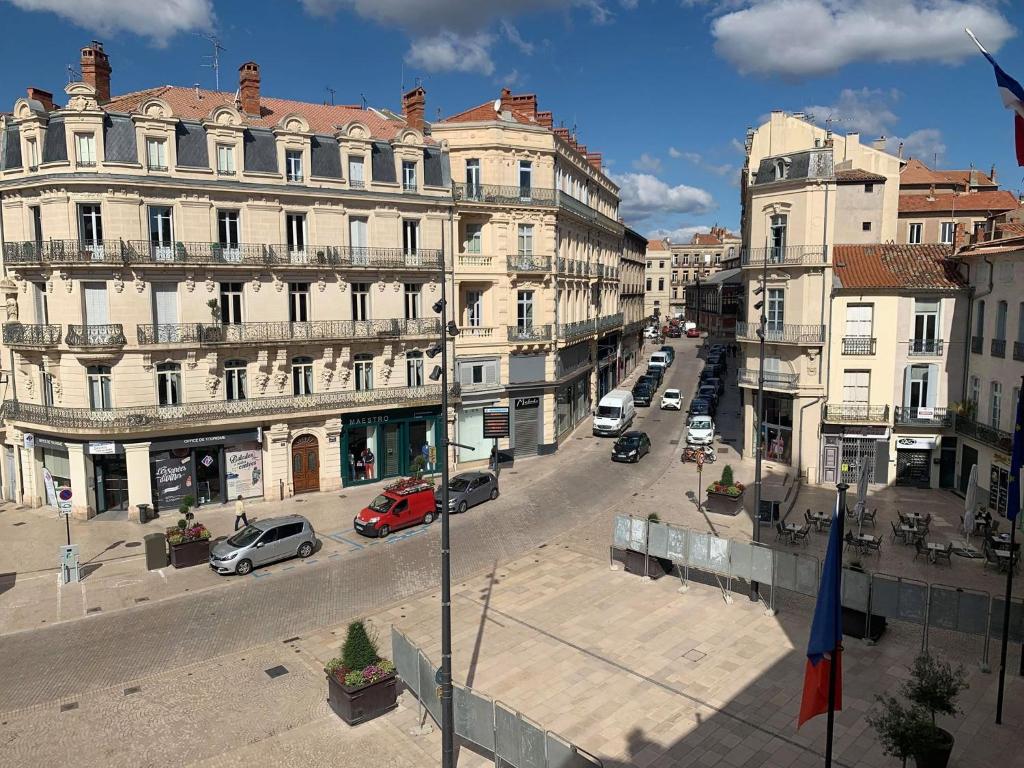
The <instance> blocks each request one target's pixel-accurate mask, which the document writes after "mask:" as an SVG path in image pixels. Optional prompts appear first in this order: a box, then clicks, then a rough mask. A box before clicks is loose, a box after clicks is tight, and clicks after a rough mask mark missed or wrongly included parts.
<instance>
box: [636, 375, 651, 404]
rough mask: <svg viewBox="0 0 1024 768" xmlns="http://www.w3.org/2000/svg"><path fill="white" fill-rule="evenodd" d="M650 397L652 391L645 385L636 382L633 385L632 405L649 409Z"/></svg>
mask: <svg viewBox="0 0 1024 768" xmlns="http://www.w3.org/2000/svg"><path fill="white" fill-rule="evenodd" d="M652 397H654V391H653V390H652V389H651V388H650V387H649V386H648V385H647V384H644V383H642V382H639V381H638V382H637V383H636V384H634V385H633V405H642V406H648V407H650V405H651V398H652Z"/></svg>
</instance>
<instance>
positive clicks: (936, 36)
mask: <svg viewBox="0 0 1024 768" xmlns="http://www.w3.org/2000/svg"><path fill="white" fill-rule="evenodd" d="M964 26H970V27H971V28H972V29H973V30H974V31H975V33H976V34H977V35H978V37H979V38H980V39H981V41H982V42H983V43H984V44H985V45H986V46H987V47H988V49H989V50H990V51H991V52H992V53H994V54H995V55H996V58H997V59H998V60H999V62H1000V63H1001V65H1002V66H1003V68H1004V69H1006V70H1007V71H1008V72H1009V73H1010V74H1012V75H1014V76H1016V77H1017V78H1018V79H1019V80H1022V81H1024V39H1022V36H1021V34H1020V32H1021V27H1022V26H1024V13H1022V11H1021V7H1020V4H1019V3H1018V2H1016V0H844V1H843V2H839V0H248V1H247V2H242V1H241V0H147V1H146V2H142V1H141V0H0V29H3V30H4V42H5V66H4V67H3V68H2V69H0V110H3V109H9V108H10V106H11V105H12V104H13V103H14V100H15V99H17V98H18V97H19V96H22V95H24V92H25V87H26V86H29V85H35V86H38V87H42V88H46V89H49V90H53V91H54V92H55V93H56V94H57V95H58V100H59V99H60V97H61V96H62V95H63V94H62V88H63V86H64V85H65V84H66V83H67V72H66V67H67V66H68V65H74V66H77V62H78V49H79V48H80V47H81V46H82V45H83V44H85V43H87V42H88V41H89V40H90V39H93V38H95V39H98V40H102V41H103V43H104V44H105V48H106V50H107V53H108V54H109V56H110V58H111V63H112V66H113V76H112V90H113V92H114V93H122V92H125V91H129V90H136V89H141V88H146V87H151V86H154V85H161V84H166V83H171V84H177V85H192V84H194V83H200V84H201V85H203V86H204V87H211V88H212V87H213V74H212V71H211V70H210V69H209V68H204V67H203V66H202V64H203V63H204V62H205V60H204V58H203V57H204V56H205V55H207V54H208V53H209V52H210V51H209V49H210V44H209V43H208V42H207V41H206V40H204V39H203V38H202V37H200V36H199V34H197V33H204V34H205V33H210V32H213V33H215V34H216V35H217V36H219V38H220V39H221V41H222V44H223V45H224V47H225V48H226V49H227V50H226V52H224V53H223V54H222V55H221V56H222V59H221V87H222V89H224V90H228V89H232V90H233V89H234V88H235V86H236V84H237V68H238V65H239V64H241V63H242V62H243V61H246V60H249V59H253V60H256V61H258V62H259V64H260V66H261V69H262V78H263V85H262V87H263V92H264V93H266V94H269V95H274V96H281V97H289V98H296V99H303V100H310V101H323V100H324V99H326V98H329V96H328V92H327V90H326V89H327V88H328V87H330V88H333V89H334V90H335V93H336V96H335V99H336V101H337V103H349V104H357V103H359V102H360V100H361V98H362V96H365V97H366V99H367V100H368V102H369V103H370V104H372V105H376V106H388V107H392V108H398V107H399V105H400V101H399V97H400V88H401V86H402V83H403V82H404V83H405V85H406V86H407V87H411V85H412V84H413V83H414V81H415V78H417V77H420V78H422V82H423V84H424V87H425V88H426V89H427V115H428V118H431V119H432V118H434V117H435V115H436V113H437V110H438V109H440V110H441V113H442V114H443V115H448V114H452V113H454V112H457V111H460V110H462V109H464V108H466V107H469V106H473V105H475V104H479V103H482V102H484V101H489V100H492V99H494V98H496V97H497V95H498V93H499V91H500V89H501V87H502V86H503V85H509V86H510V87H511V88H512V89H513V90H514V91H517V92H536V93H537V94H538V98H539V101H540V107H541V109H546V110H552V111H554V113H555V121H556V124H560V123H563V124H564V125H566V126H568V127H570V128H571V127H573V126H575V127H576V129H577V132H578V138H579V141H580V142H581V143H584V144H586V145H587V146H588V148H590V149H591V151H597V152H602V153H603V154H604V158H605V161H606V163H607V165H608V169H609V172H610V173H611V174H612V176H613V178H615V180H616V181H617V182H618V183H619V184H620V185H621V186H622V189H623V208H622V213H623V215H624V216H625V218H626V220H627V223H629V224H630V225H631V226H633V227H634V228H636V229H638V230H639V231H641V232H643V233H644V234H648V235H652V234H667V233H671V234H672V237H673V239H674V240H682V239H684V238H688V236H689V235H690V234H691V233H692V232H693V231H695V230H696V229H700V228H706V227H708V226H710V225H711V224H714V223H716V222H717V223H720V224H723V225H726V226H729V227H736V226H737V224H738V219H739V198H738V168H739V166H740V165H741V164H742V159H743V155H742V141H743V136H744V133H745V130H746V128H747V126H751V125H755V124H756V123H757V122H758V121H759V120H760V119H762V118H763V117H764V116H765V115H766V114H767V113H768V112H769V111H771V110H772V109H779V108H781V109H786V110H789V111H797V110H807V109H809V110H810V111H811V112H812V113H813V114H814V115H815V117H816V118H817V119H818V120H824V119H825V118H826V117H828V116H829V115H832V116H833V117H835V118H838V119H839V120H840V121H841V122H838V123H837V124H836V127H837V130H840V131H843V132H847V131H852V130H859V131H860V132H861V133H862V138H864V139H865V140H870V139H873V138H876V137H877V136H878V135H879V134H884V135H886V136H887V137H894V138H893V144H892V145H890V146H891V147H892V148H893V149H894V148H895V145H896V143H898V142H899V141H901V140H902V141H903V142H904V144H905V154H912V155H914V156H917V157H920V158H921V159H923V160H925V161H926V162H927V163H929V164H931V163H932V162H933V161H934V160H935V158H936V157H937V158H938V165H939V166H940V167H966V166H968V165H969V164H970V163H972V162H973V163H975V164H976V165H977V166H978V167H979V168H983V169H985V170H988V168H989V166H990V165H992V164H993V163H994V164H995V165H996V167H997V169H998V171H999V181H1000V182H1001V183H1002V184H1003V185H1004V186H1005V187H1006V188H1008V189H1011V190H1013V191H1020V190H1022V189H1024V169H1018V168H1017V167H1016V163H1015V161H1014V156H1013V134H1012V116H1011V113H1010V112H1008V111H1006V110H1004V109H1003V108H1002V105H1001V104H1000V102H999V99H998V96H997V93H996V88H995V83H994V78H993V75H992V70H991V67H989V65H988V64H987V62H985V60H984V59H983V58H982V57H981V56H980V55H978V53H977V51H976V49H975V48H974V47H973V44H972V43H971V42H970V40H969V39H968V38H967V37H966V35H965V34H964V33H963V27H964Z"/></svg>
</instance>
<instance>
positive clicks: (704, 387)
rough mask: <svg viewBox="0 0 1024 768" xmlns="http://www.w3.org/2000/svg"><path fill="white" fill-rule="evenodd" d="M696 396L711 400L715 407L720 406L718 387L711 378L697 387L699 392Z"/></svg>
mask: <svg viewBox="0 0 1024 768" xmlns="http://www.w3.org/2000/svg"><path fill="white" fill-rule="evenodd" d="M694 397H699V398H701V399H703V400H710V401H711V402H712V403H713V404H714V405H715V407H718V387H716V386H715V385H714V384H712V383H711V379H708V380H707V381H705V382H704V383H703V384H701V385H700V386H699V387H697V394H695V395H694Z"/></svg>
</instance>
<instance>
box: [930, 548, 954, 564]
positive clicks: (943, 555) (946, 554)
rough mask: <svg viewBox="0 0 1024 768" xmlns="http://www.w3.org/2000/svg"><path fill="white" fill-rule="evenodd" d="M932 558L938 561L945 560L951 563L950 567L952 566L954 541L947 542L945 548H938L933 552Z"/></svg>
mask: <svg viewBox="0 0 1024 768" xmlns="http://www.w3.org/2000/svg"><path fill="white" fill-rule="evenodd" d="M932 558H933V559H934V560H935V562H936V563H937V562H939V560H945V561H946V562H947V563H948V564H949V567H950V568H952V567H953V542H950V543H949V544H947V545H946V548H945V549H936V550H935V551H934V552H932Z"/></svg>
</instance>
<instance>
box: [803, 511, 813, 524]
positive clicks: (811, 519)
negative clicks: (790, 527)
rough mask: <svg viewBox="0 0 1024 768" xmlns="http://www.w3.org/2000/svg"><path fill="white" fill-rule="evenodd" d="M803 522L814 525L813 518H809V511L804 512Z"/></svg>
mask: <svg viewBox="0 0 1024 768" xmlns="http://www.w3.org/2000/svg"><path fill="white" fill-rule="evenodd" d="M804 522H806V523H807V524H808V525H814V518H812V517H811V510H809V509H808V510H807V511H806V512H804Z"/></svg>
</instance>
